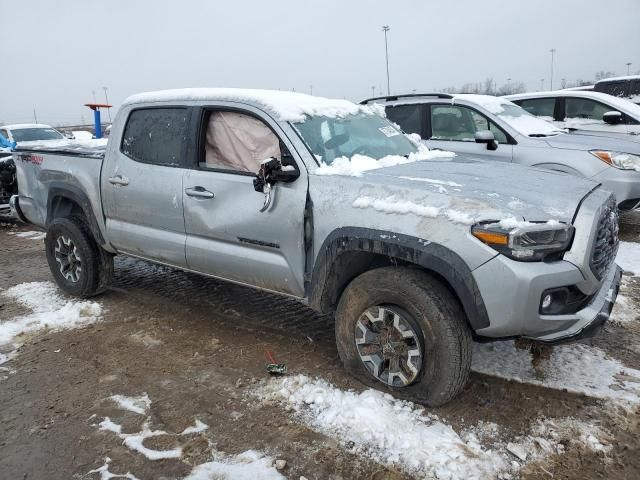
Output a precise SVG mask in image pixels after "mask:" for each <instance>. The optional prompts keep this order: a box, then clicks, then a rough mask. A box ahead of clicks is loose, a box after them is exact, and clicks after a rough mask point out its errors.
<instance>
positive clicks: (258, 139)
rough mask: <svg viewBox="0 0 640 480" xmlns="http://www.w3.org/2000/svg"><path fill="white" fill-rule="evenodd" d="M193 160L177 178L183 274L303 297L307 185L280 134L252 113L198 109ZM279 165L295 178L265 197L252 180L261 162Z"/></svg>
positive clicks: (275, 128)
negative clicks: (295, 172) (290, 168)
mask: <svg viewBox="0 0 640 480" xmlns="http://www.w3.org/2000/svg"><path fill="white" fill-rule="evenodd" d="M199 115H200V119H201V120H200V121H201V127H200V128H199V131H200V134H199V138H198V139H197V145H198V148H197V151H196V156H197V158H195V159H194V165H193V168H192V169H190V170H187V171H185V174H184V177H183V182H182V183H183V201H184V211H185V217H184V218H185V227H186V233H187V248H186V252H187V265H188V267H189V268H190V269H192V270H196V271H199V272H202V273H207V274H210V275H213V276H216V277H220V278H224V279H227V280H232V281H236V282H239V283H243V284H247V285H252V286H257V287H260V288H263V289H266V290H272V291H276V292H282V293H287V294H291V295H295V296H299V297H302V296H304V258H305V255H304V252H305V249H304V209H305V202H306V197H307V178H306V171H305V169H304V166H303V164H302V162H301V161H299V159H293V157H289V154H288V152H293V151H294V150H293V147H292V146H291V144H290V143H289V141H288V139H287V138H286V137H285V136H284V134H283V132H282V130H281V129H280V127H279V126H278V125H277V123H275V122H273V121H272V120H271V119H269V118H266V117H264V116H262V115H261V113H260V111H259V110H257V109H251V108H250V107H247V109H246V110H244V109H243V110H239V109H233V110H231V109H222V108H220V109H216V108H211V109H208V108H207V109H203V110H202V111H201V112H200V113H199ZM270 157H279V158H282V159H283V161H285V160H284V158H283V157H286V158H287V159H288V160H289V162H293V163H296V164H297V165H298V166H299V167H300V177H299V178H298V179H297V180H295V181H293V182H291V183H278V184H276V185H275V187H274V191H273V197H272V198H273V201H272V204H271V206H270V208H268V209H267V210H265V211H262V212H261V211H260V210H261V208H262V207H263V204H264V200H265V196H264V194H262V193H258V192H256V191H255V190H254V187H253V179H254V178H255V174H256V173H257V172H258V170H259V167H260V164H261V162H262V161H263V160H265V159H267V158H270Z"/></svg>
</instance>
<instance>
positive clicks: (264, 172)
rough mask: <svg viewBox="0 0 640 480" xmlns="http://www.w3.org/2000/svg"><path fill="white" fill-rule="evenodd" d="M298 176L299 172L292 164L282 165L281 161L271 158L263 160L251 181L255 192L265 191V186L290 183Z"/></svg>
mask: <svg viewBox="0 0 640 480" xmlns="http://www.w3.org/2000/svg"><path fill="white" fill-rule="evenodd" d="M299 176H300V170H298V167H296V166H295V165H294V164H290V163H288V164H283V163H282V161H281V160H279V159H277V158H275V157H271V158H268V159H267V160H264V161H263V162H262V164H261V165H260V170H259V171H258V173H257V174H256V178H255V179H254V180H253V188H254V189H255V191H256V192H262V193H264V191H265V186H266V185H267V184H269V185H270V186H271V185H273V184H275V183H278V182H282V183H290V182H293V181H294V180H296V179H297V178H298V177H299Z"/></svg>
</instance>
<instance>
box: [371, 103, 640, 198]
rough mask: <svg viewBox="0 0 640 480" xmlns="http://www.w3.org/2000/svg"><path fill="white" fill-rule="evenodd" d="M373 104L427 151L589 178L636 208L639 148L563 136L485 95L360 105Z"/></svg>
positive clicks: (611, 140)
mask: <svg viewBox="0 0 640 480" xmlns="http://www.w3.org/2000/svg"><path fill="white" fill-rule="evenodd" d="M578 93H579V92H578ZM583 93H586V92H583ZM374 102H375V103H379V104H381V105H384V107H385V109H386V112H387V117H388V118H389V119H390V120H391V121H393V122H395V123H397V124H398V125H400V127H402V129H403V130H404V131H405V132H408V133H417V134H418V135H420V136H421V137H422V138H424V139H425V143H426V144H427V145H428V146H429V147H430V148H439V149H443V150H451V151H453V152H456V153H464V154H473V155H474V156H477V157H479V158H483V159H486V160H498V161H501V162H509V163H511V162H513V163H518V164H521V165H527V166H535V167H540V168H546V169H549V170H555V171H560V172H565V173H570V174H573V175H578V176H582V177H586V178H590V179H592V180H594V181H596V182H599V183H602V184H603V185H604V186H605V187H606V188H607V189H609V190H611V191H613V192H614V193H615V194H616V197H617V200H618V207H619V208H620V209H621V210H632V209H636V208H638V207H640V143H637V142H633V141H627V140H625V139H623V138H608V137H603V136H591V135H569V134H567V133H565V132H564V131H563V130H560V129H559V128H557V127H554V126H553V125H552V124H550V123H549V122H546V121H544V120H541V119H539V118H536V117H534V116H533V115H530V114H529V113H527V112H526V111H524V110H523V109H522V108H520V107H518V106H517V105H514V104H513V103H511V102H509V101H508V100H505V99H502V98H496V97H492V96H487V95H465V94H461V95H448V94H442V93H438V94H426V95H396V96H391V97H381V98H377V99H370V100H365V101H364V102H363V103H367V104H369V103H374Z"/></svg>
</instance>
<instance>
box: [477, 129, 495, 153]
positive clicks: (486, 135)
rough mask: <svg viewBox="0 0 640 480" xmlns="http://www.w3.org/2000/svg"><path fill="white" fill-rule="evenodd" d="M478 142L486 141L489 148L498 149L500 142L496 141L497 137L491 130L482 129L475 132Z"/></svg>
mask: <svg viewBox="0 0 640 480" xmlns="http://www.w3.org/2000/svg"><path fill="white" fill-rule="evenodd" d="M475 141H476V143H485V144H486V145H487V150H497V149H498V142H496V137H495V135H494V134H493V132H492V131H491V130H480V131H479V132H476V134H475Z"/></svg>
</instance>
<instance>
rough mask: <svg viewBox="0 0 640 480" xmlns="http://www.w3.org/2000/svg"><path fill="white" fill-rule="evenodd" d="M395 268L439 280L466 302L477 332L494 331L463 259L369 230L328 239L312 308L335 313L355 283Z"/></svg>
mask: <svg viewBox="0 0 640 480" xmlns="http://www.w3.org/2000/svg"><path fill="white" fill-rule="evenodd" d="M390 265H395V266H407V267H415V268H421V269H423V270H425V271H426V272H428V273H431V274H433V275H435V276H436V277H438V278H439V279H440V280H441V281H442V283H443V284H444V285H445V286H446V287H447V288H449V290H451V292H452V293H453V294H454V295H455V297H456V298H457V299H458V300H459V301H460V304H461V305H462V308H463V310H464V312H465V314H466V317H467V321H468V323H469V325H470V326H471V328H472V329H474V330H476V329H480V328H485V327H488V326H489V316H488V314H487V310H486V307H485V305H484V302H483V300H482V296H481V294H480V290H479V289H478V286H477V284H476V282H475V280H474V278H473V275H472V273H471V270H470V269H469V267H468V266H467V264H466V263H465V262H464V260H462V258H461V257H460V256H459V255H457V254H456V253H455V252H453V251H452V250H450V249H448V248H447V247H445V246H443V245H439V244H437V243H433V242H429V241H426V240H423V239H420V238H416V237H412V236H408V235H401V234H397V233H393V232H388V231H382V230H373V229H367V228H357V227H344V228H339V229H336V230H334V231H333V232H332V233H331V234H330V235H329V236H327V238H326V239H325V241H324V242H323V244H322V247H321V248H320V252H319V254H318V256H317V258H316V261H315V265H314V268H313V273H312V278H311V287H310V293H309V304H310V306H311V307H312V308H315V309H316V310H319V311H321V312H323V313H332V312H334V311H335V308H336V306H337V303H338V300H339V299H340V295H341V294H342V292H343V291H344V289H345V288H346V286H347V285H348V284H349V282H351V280H353V279H354V278H355V277H357V276H358V275H360V274H362V273H364V272H366V271H368V270H371V269H373V268H377V267H381V266H390Z"/></svg>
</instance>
